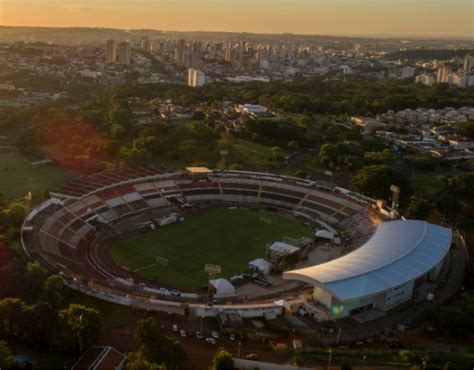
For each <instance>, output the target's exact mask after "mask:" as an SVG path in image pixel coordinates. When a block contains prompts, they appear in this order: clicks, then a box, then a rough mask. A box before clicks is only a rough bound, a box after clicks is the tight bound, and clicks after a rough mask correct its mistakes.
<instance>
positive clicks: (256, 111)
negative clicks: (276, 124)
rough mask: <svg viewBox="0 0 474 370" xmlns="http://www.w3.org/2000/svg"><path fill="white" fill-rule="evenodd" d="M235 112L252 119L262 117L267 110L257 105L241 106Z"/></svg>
mask: <svg viewBox="0 0 474 370" xmlns="http://www.w3.org/2000/svg"><path fill="white" fill-rule="evenodd" d="M235 110H236V111H237V112H240V113H244V114H248V115H249V116H253V117H263V116H266V115H267V114H268V109H267V108H265V107H262V106H261V105H257V104H241V105H239V106H237V108H236V109H235Z"/></svg>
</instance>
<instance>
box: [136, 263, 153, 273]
mask: <svg viewBox="0 0 474 370" xmlns="http://www.w3.org/2000/svg"><path fill="white" fill-rule="evenodd" d="M154 266H156V263H152V264H151V265H148V266H145V267H140V268H138V269H136V270H133V272H139V271H143V270H146V269H149V268H152V267H154Z"/></svg>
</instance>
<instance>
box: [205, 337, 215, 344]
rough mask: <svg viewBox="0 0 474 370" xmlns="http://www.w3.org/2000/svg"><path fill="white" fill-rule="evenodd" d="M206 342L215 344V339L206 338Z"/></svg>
mask: <svg viewBox="0 0 474 370" xmlns="http://www.w3.org/2000/svg"><path fill="white" fill-rule="evenodd" d="M206 342H207V343H210V344H216V340H215V339H214V338H206Z"/></svg>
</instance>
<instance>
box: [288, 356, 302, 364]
mask: <svg viewBox="0 0 474 370" xmlns="http://www.w3.org/2000/svg"><path fill="white" fill-rule="evenodd" d="M288 363H289V364H290V365H293V366H296V367H301V366H302V365H303V359H302V358H301V356H300V354H299V353H295V354H294V355H293V356H291V357H290V360H289V361H288Z"/></svg>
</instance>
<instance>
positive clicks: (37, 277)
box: [25, 261, 46, 299]
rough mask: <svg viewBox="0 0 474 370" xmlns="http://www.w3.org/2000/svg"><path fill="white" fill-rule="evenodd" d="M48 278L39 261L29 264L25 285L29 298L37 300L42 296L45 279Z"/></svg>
mask: <svg viewBox="0 0 474 370" xmlns="http://www.w3.org/2000/svg"><path fill="white" fill-rule="evenodd" d="M45 278H46V270H45V269H44V268H43V267H42V266H41V265H40V264H39V262H38V261H35V262H28V263H27V265H26V271H25V283H26V288H27V293H28V296H29V297H31V298H32V299H35V298H37V297H39V296H40V294H41V291H42V288H43V284H44V279H45Z"/></svg>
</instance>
